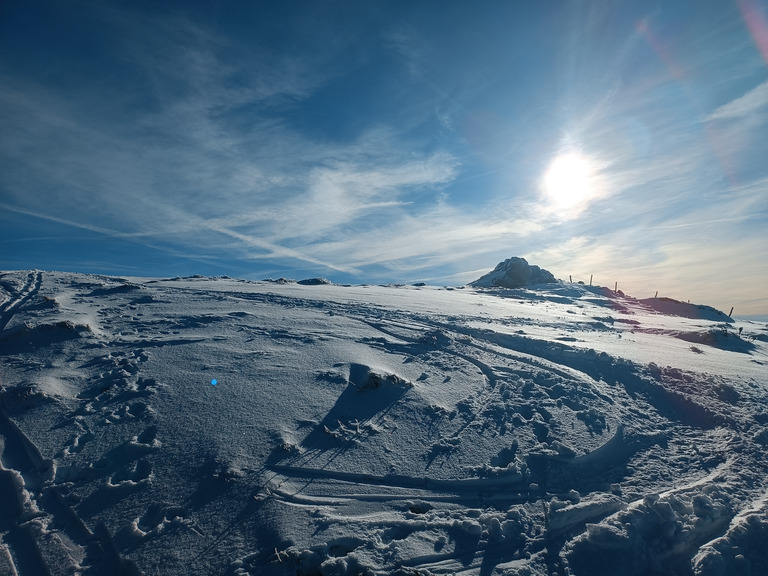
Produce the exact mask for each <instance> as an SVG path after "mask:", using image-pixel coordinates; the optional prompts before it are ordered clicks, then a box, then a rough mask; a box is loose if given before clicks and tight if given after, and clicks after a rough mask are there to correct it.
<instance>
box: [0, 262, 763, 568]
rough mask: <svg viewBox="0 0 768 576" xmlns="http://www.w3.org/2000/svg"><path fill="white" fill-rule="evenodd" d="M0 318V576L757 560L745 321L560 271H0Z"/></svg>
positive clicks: (759, 347) (758, 402)
mask: <svg viewBox="0 0 768 576" xmlns="http://www.w3.org/2000/svg"><path fill="white" fill-rule="evenodd" d="M0 329H1V331H0V386H1V388H0V536H1V540H0V573H2V574H19V575H21V576H28V575H34V574H54V575H58V574H83V575H86V574H146V575H155V574H168V575H171V574H192V573H194V574H211V575H213V574H217V575H218V574H227V575H256V574H259V575H262V574H267V575H270V574H275V575H283V574H286V575H287V574H292V575H293V574H304V575H309V574H323V575H329V574H343V575H347V574H359V573H362V574H377V575H378V574H382V575H383V574H422V575H429V574H435V575H437V574H466V575H474V574H476V575H486V574H487V575H491V574H497V575H502V574H504V575H524V574H525V575H544V574H560V575H566V574H571V575H576V576H579V575H585V574H589V575H600V574H691V575H693V574H695V575H697V576H703V575H720V574H723V575H725V574H762V573H765V571H766V567H767V566H768V553H767V552H766V551H765V546H764V543H765V541H766V540H765V539H766V535H767V534H768V505H767V504H766V502H768V478H767V477H766V470H768V466H767V464H768V457H766V454H765V453H766V445H768V396H767V395H766V388H767V387H768V370H767V369H766V363H768V326H766V325H765V324H761V323H758V322H755V321H747V320H738V319H732V318H729V317H728V316H726V315H724V314H722V313H721V312H718V311H717V310H714V309H712V308H709V307H706V306H698V305H693V304H688V303H682V302H676V301H670V300H666V299H647V300H635V299H633V298H631V297H628V296H624V295H621V294H614V293H613V292H612V291H610V290H608V289H605V288H602V287H596V286H595V287H593V286H584V285H580V284H569V283H553V284H542V285H536V286H528V287H523V288H516V289H506V288H501V287H499V286H495V287H492V288H480V287H463V288H459V287H456V288H452V287H434V286H423V285H420V286H337V285H333V284H330V283H328V282H327V281H323V280H322V279H311V280H310V281H308V282H304V283H299V282H292V281H287V280H285V279H281V280H279V281H263V282H248V281H243V280H237V279H232V278H203V277H191V278H173V279H154V278H128V277H126V278H112V277H106V276H94V275H85V274H73V273H58V272H39V271H31V272H21V271H19V272H5V273H1V274H0ZM739 329H741V333H739ZM212 379H216V380H218V383H217V385H216V386H212V385H211V380H212Z"/></svg>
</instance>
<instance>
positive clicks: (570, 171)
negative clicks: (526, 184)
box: [542, 152, 592, 209]
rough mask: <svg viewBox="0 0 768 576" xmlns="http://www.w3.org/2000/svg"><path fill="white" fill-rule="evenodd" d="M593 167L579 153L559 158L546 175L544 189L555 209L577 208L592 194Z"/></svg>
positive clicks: (554, 161)
mask: <svg viewBox="0 0 768 576" xmlns="http://www.w3.org/2000/svg"><path fill="white" fill-rule="evenodd" d="M591 181H592V167H591V165H590V162H589V160H587V158H585V157H584V156H582V155H581V154H579V153H578V152H568V153H566V154H561V155H560V156H557V157H556V158H555V159H554V160H552V163H551V164H550V165H549V168H547V172H546V174H544V180H543V183H542V184H543V189H544V194H545V195H546V197H547V199H548V200H549V201H550V202H551V203H552V205H553V206H554V207H555V208H558V209H565V208H575V207H577V206H578V205H579V204H581V203H582V202H583V201H584V200H586V199H587V198H588V197H589V196H590V193H591Z"/></svg>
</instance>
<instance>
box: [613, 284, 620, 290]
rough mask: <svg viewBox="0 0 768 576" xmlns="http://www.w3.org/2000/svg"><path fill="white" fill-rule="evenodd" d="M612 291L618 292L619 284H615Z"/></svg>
mask: <svg viewBox="0 0 768 576" xmlns="http://www.w3.org/2000/svg"><path fill="white" fill-rule="evenodd" d="M613 291H614V292H618V291H619V283H618V282H616V284H614V285H613Z"/></svg>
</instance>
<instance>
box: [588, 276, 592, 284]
mask: <svg viewBox="0 0 768 576" xmlns="http://www.w3.org/2000/svg"><path fill="white" fill-rule="evenodd" d="M589 285H590V286H592V274H590V275H589Z"/></svg>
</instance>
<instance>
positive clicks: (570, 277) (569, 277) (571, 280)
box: [568, 274, 573, 284]
mask: <svg viewBox="0 0 768 576" xmlns="http://www.w3.org/2000/svg"><path fill="white" fill-rule="evenodd" d="M568 282H570V283H571V284H573V276H571V275H570V274H568Z"/></svg>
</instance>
